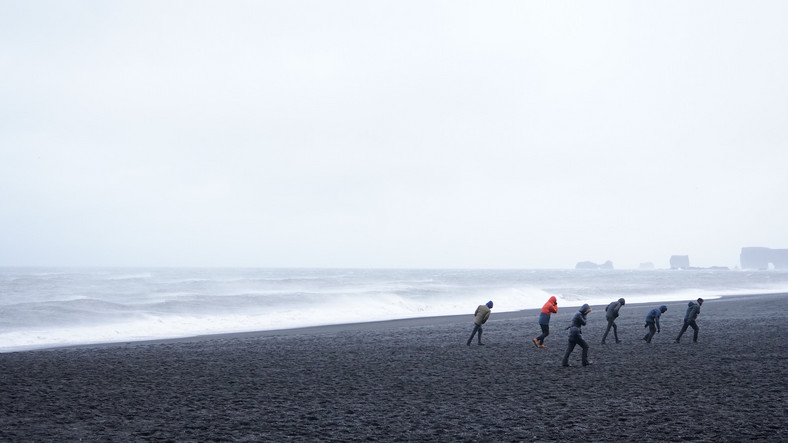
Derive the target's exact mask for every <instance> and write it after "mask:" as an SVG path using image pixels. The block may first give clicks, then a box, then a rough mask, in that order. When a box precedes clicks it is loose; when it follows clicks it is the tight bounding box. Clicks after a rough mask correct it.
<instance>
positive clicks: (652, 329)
mask: <svg viewBox="0 0 788 443" xmlns="http://www.w3.org/2000/svg"><path fill="white" fill-rule="evenodd" d="M667 310H668V307H667V306H665V305H662V306H660V307H658V308H654V309H652V310H650V311H648V314H646V326H644V327H645V328H648V333H646V336H645V337H643V340H646V343H651V338H652V337H654V334H655V333H657V332H659V330H660V328H659V317H660V316H661V315H662V314H664V313H665V311H667Z"/></svg>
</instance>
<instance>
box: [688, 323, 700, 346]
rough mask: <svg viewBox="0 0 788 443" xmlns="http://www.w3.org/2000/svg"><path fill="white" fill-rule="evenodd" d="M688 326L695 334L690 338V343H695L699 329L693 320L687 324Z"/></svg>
mask: <svg viewBox="0 0 788 443" xmlns="http://www.w3.org/2000/svg"><path fill="white" fill-rule="evenodd" d="M689 325H690V326H692V329H694V331H695V333H694V334H693V336H692V342H693V343H697V342H698V331H699V330H700V328H699V327H698V324H697V323H695V320H692V321H691V322H690V323H689Z"/></svg>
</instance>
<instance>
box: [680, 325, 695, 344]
mask: <svg viewBox="0 0 788 443" xmlns="http://www.w3.org/2000/svg"><path fill="white" fill-rule="evenodd" d="M690 326H692V329H694V330H695V335H694V337H692V341H694V342H697V341H698V324H697V323H695V320H690V321H685V322H684V326H682V327H681V332H679V336H678V337H676V342H677V343H678V342H679V340H681V336H682V335H684V332H686V331H687V328H689V327H690Z"/></svg>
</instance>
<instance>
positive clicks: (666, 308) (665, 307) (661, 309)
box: [659, 305, 668, 314]
mask: <svg viewBox="0 0 788 443" xmlns="http://www.w3.org/2000/svg"><path fill="white" fill-rule="evenodd" d="M667 310H668V307H667V306H665V305H662V306H660V307H659V312H662V313H663V314H664V313H665V311H667Z"/></svg>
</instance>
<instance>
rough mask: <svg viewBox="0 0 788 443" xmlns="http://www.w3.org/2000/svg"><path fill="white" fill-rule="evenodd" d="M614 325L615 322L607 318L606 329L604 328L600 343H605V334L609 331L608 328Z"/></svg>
mask: <svg viewBox="0 0 788 443" xmlns="http://www.w3.org/2000/svg"><path fill="white" fill-rule="evenodd" d="M611 327H615V323H613V320H610V319H608V320H607V329H605V335H603V336H602V344H605V339H606V338H607V334H608V333H609V332H610V328H611Z"/></svg>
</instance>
